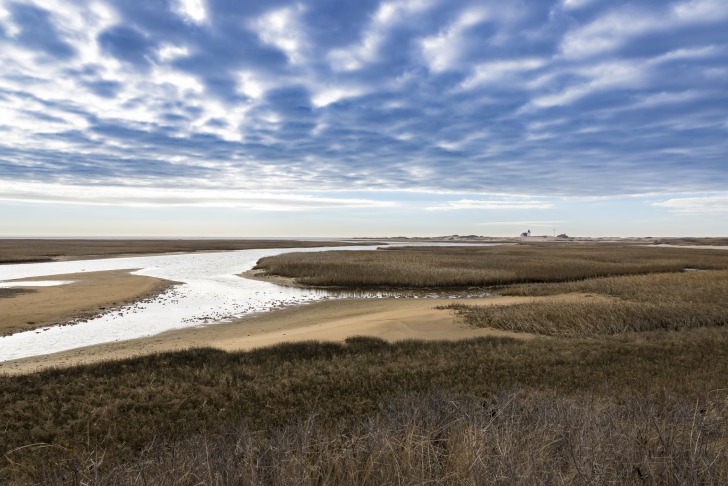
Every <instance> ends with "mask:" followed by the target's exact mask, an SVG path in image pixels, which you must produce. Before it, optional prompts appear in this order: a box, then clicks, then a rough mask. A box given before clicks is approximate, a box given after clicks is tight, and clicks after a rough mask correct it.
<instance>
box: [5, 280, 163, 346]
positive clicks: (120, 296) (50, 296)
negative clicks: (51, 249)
mask: <svg viewBox="0 0 728 486" xmlns="http://www.w3.org/2000/svg"><path fill="white" fill-rule="evenodd" d="M132 271H133V270H112V271H104V272H82V273H73V274H65V275H53V276H51V277H34V278H25V279H19V280H15V282H33V281H42V280H70V281H73V283H69V284H65V285H58V286H53V287H32V286H29V287H23V289H22V290H23V291H22V292H12V293H11V292H6V293H4V295H5V296H2V297H0V316H2V318H0V335H3V336H7V335H10V334H14V333H16V332H22V331H29V330H32V329H38V328H42V327H48V326H53V325H59V324H69V323H73V322H78V321H81V320H87V319H91V318H93V317H96V316H98V315H99V314H102V313H104V312H108V311H110V310H112V309H115V308H118V307H121V306H123V305H127V304H131V303H134V302H139V301H143V300H146V299H150V298H152V297H154V296H156V295H159V294H160V293H162V292H164V291H165V290H167V289H169V288H170V287H172V286H174V285H176V284H177V282H170V281H168V280H162V279H159V278H154V277H146V276H142V275H132V274H131V273H130V272H132ZM28 290H30V291H28Z"/></svg>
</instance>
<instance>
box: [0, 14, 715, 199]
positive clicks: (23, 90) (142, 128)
mask: <svg viewBox="0 0 728 486" xmlns="http://www.w3.org/2000/svg"><path fill="white" fill-rule="evenodd" d="M721 5H722V4H721V2H719V1H717V0H715V1H711V0H701V1H694V2H690V1H673V2H652V3H642V4H639V5H637V6H635V5H634V4H632V5H631V6H630V5H627V4H623V3H618V4H615V3H613V2H596V1H584V0H571V1H562V0H550V1H547V2H530V3H529V2H526V3H520V4H518V5H513V6H505V7H504V6H503V4H502V2H500V3H499V2H495V1H491V0H484V1H476V0H462V1H457V2H444V1H439V0H416V1H404V0H357V1H354V0H322V1H316V2H314V1H308V0H306V1H299V2H294V1H292V0H271V1H270V2H238V1H233V0H205V1H202V0H170V1H154V2H136V3H135V2H128V1H125V0H93V1H92V0H78V1H75V2H70V3H69V2H61V1H59V0H48V1H47V2H40V1H39V0H28V1H25V2H10V1H7V0H6V1H4V2H0V56H1V57H2V69H1V70H0V134H1V135H2V136H1V137H0V180H2V181H3V183H6V184H9V186H14V185H15V186H24V185H26V184H34V183H43V184H50V185H53V184H58V185H59V186H66V185H69V184H70V185H73V184H79V185H83V184H88V185H89V186H93V187H96V186H98V187H128V186H143V187H145V188H148V189H149V190H150V191H151V190H153V189H154V188H156V189H158V190H160V191H161V192H165V191H173V190H183V189H184V190H188V189H194V188H198V187H200V188H206V189H210V188H214V189H215V190H220V189H222V188H225V187H228V188H232V189H233V190H235V191H236V194H238V195H235V194H231V193H227V192H222V193H221V194H224V195H225V196H226V197H231V198H233V199H234V200H236V201H238V200H239V198H240V196H239V191H246V192H247V193H250V194H260V193H278V192H281V193H285V194H294V193H303V194H313V193H316V194H321V193H327V192H336V191H342V190H350V191H394V192H399V191H409V192H413V191H414V192H417V191H419V192H432V193H438V192H446V193H450V194H459V195H463V196H454V197H453V199H454V200H453V201H451V202H449V203H439V202H432V203H428V204H425V206H427V207H430V208H431V209H432V210H448V209H453V210H454V209H468V208H472V209H485V210H500V209H504V210H505V209H509V210H510V209H515V210H518V209H521V208H523V209H539V208H544V207H545V206H544V205H547V204H549V203H547V202H544V201H546V200H551V199H541V198H551V197H556V196H588V195H594V196H609V195H615V194H645V193H687V192H691V193H709V192H710V193H712V192H716V191H721V190H723V189H724V188H725V187H726V186H728V172H727V171H726V170H725V154H726V153H728V139H727V138H726V136H725V134H726V128H725V127H726V117H725V113H726V110H728V94H726V90H725V89H724V88H725V80H726V73H725V66H726V65H728V50H727V49H726V46H728V35H727V34H726V32H728V25H726V16H725V15H724V10H725V9H721ZM33 194H34V197H35V198H39V199H42V198H43V197H44V196H43V194H42V192H41V191H36V192H33ZM94 194H96V195H98V197H102V196H103V195H102V194H97V193H94ZM466 194H467V195H468V196H464V195H466ZM488 194H523V195H530V196H532V199H528V200H524V199H517V198H513V199H508V200H506V199H503V200H500V199H498V198H487V197H486V196H484V195H488ZM481 195H482V196H481ZM54 197H56V196H53V193H52V192H49V194H48V196H46V198H47V199H48V200H49V201H55V200H56V199H53V198H54ZM169 197H170V200H172V199H175V198H176V199H175V200H182V199H184V197H186V196H183V195H179V194H175V195H173V196H169ZM236 198H237V199H236ZM193 199H194V198H193ZM115 201H117V202H116V203H115V204H117V203H118V204H122V202H121V198H119V199H115ZM306 201H308V200H307V199H305V198H303V199H301V200H300V201H299V202H296V203H295V204H299V203H300V204H301V205H303V206H305V205H306V204H307V203H306ZM241 204H242V203H241ZM295 204H294V203H291V205H295ZM322 204H323V203H322Z"/></svg>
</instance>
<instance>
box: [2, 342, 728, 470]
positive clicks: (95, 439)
mask: <svg viewBox="0 0 728 486" xmlns="http://www.w3.org/2000/svg"><path fill="white" fill-rule="evenodd" d="M632 336H633V337H629V336H621V337H615V338H602V339H600V340H599V341H594V340H589V339H586V340H580V339H575V340H558V339H548V338H542V339H538V340H534V341H530V342H522V341H517V340H513V339H506V338H481V339H475V340H469V341H461V342H451V343H423V342H401V343H397V344H387V343H385V342H383V341H380V340H377V339H371V338H355V339H350V340H349V341H348V343H346V344H343V345H339V344H332V343H315V342H309V343H301V344H295V345H294V344H289V345H281V346H277V347H273V348H266V349H261V350H258V351H253V352H247V353H224V352H220V351H213V350H204V349H203V350H194V351H186V352H180V353H171V354H164V355H156V356H148V357H144V358H137V359H132V360H126V361H118V362H109V363H104V364H100V365H94V366H84V367H78V368H71V369H64V370H50V371H45V372H41V373H37V374H33V375H27V376H20V377H0V424H4V425H3V426H2V427H0V444H3V446H4V450H3V451H2V452H3V453H4V454H5V459H4V463H3V464H2V466H0V482H2V483H13V482H14V483H16V484H27V483H29V482H40V483H44V484H47V483H54V482H58V483H68V482H71V483H73V482H74V481H75V482H81V481H82V480H84V481H87V482H89V483H94V482H95V481H96V482H97V483H98V482H100V479H103V478H106V479H105V480H106V481H107V482H111V483H131V482H133V479H134V478H136V477H138V475H139V474H149V475H150V476H149V477H150V478H162V477H163V476H164V475H165V474H173V476H169V477H168V478H167V479H165V480H168V481H169V482H170V483H171V482H172V479H173V478H174V479H175V480H177V479H179V478H181V477H189V483H188V484H194V483H196V482H199V481H205V480H204V479H200V478H199V477H198V476H197V475H199V474H201V473H203V472H205V473H210V474H213V478H222V479H219V481H220V482H226V479H225V478H226V477H227V476H225V475H226V474H246V475H251V476H246V477H248V478H249V479H250V480H251V482H252V483H256V481H258V480H255V479H254V478H256V477H259V478H263V479H260V482H262V483H267V484H270V482H269V481H268V479H265V478H270V477H271V476H270V475H271V474H272V475H276V474H279V472H275V471H274V469H275V468H274V467H273V466H274V465H278V467H279V468H280V474H282V475H283V476H280V478H281V481H282V483H287V482H288V481H289V480H291V479H292V478H297V477H300V478H306V477H309V476H307V474H309V473H310V474H313V475H314V476H315V477H319V475H320V476H321V477H322V478H328V479H327V481H330V482H328V484H334V483H335V482H336V481H338V480H340V479H345V478H352V479H356V478H366V477H371V478H373V479H372V480H373V481H374V482H377V481H378V479H377V478H379V476H378V475H377V474H378V473H377V472H375V469H376V468H375V467H374V466H375V465H378V466H377V467H380V466H381V467H386V468H388V469H386V471H387V474H397V473H396V471H395V469H392V468H395V467H396V464H400V465H407V466H406V468H405V469H403V470H400V473H399V476H397V477H400V476H401V477H403V478H409V480H408V481H405V482H411V483H415V484H417V483H418V482H419V481H420V480H421V479H422V478H425V477H427V478H435V477H439V478H441V479H442V478H449V477H450V475H452V474H456V475H459V474H467V471H468V468H467V467H466V466H467V465H472V464H476V463H480V462H481V461H484V462H483V464H482V466H478V469H477V471H478V472H477V474H478V475H480V474H496V473H497V474H502V475H503V480H504V481H505V480H508V479H514V478H518V477H521V478H522V479H523V480H524V481H525V480H526V479H525V478H529V477H530V478H536V477H540V475H541V474H543V473H544V472H545V471H546V469H544V468H552V469H549V470H550V471H551V472H549V474H557V473H558V472H559V471H562V472H564V474H565V476H564V478H565V481H566V482H568V480H573V479H575V478H577V477H578V475H579V474H584V475H585V476H584V477H587V478H600V477H608V478H612V477H615V478H619V477H626V476H624V475H625V474H629V471H628V469H629V468H624V467H625V465H624V464H625V463H624V462H622V461H623V460H625V459H626V460H629V461H634V462H630V464H634V465H635V466H640V465H642V464H643V463H642V462H640V459H639V458H640V457H642V458H643V459H644V460H646V461H647V462H646V463H644V467H643V469H642V471H643V474H647V475H649V474H652V475H653V476H654V477H655V478H656V479H655V481H657V482H661V478H663V477H667V476H665V475H670V474H672V473H673V472H674V471H675V470H674V469H672V465H670V464H671V463H670V462H669V461H670V460H671V459H672V458H673V457H674V458H675V459H679V461H683V459H686V458H687V459H689V460H687V459H686V460H687V462H678V464H681V466H680V468H683V465H684V466H685V467H686V468H687V469H685V470H684V471H692V472H691V473H690V474H693V473H695V474H698V476H697V477H705V478H711V477H714V476H713V475H716V474H717V475H718V476H716V477H725V474H728V468H727V466H726V465H724V463H723V462H722V461H724V460H725V458H722V459H721V462H720V463H717V464H716V463H713V464H712V465H709V463H710V460H711V458H712V457H713V454H714V453H715V452H716V451H718V450H719V445H720V444H719V443H718V442H716V440H717V439H716V436H714V435H704V436H703V438H702V439H701V440H705V442H699V441H698V440H697V439H694V441H693V442H689V441H686V437H687V436H688V434H689V433H690V431H691V430H693V431H694V432H695V433H696V434H698V433H704V434H707V433H708V432H707V429H706V430H705V431H704V432H700V430H701V429H699V428H692V429H691V427H699V426H702V425H701V422H700V421H702V420H707V418H706V417H707V415H706V414H707V412H704V411H703V412H700V413H697V415H695V413H696V412H695V411H694V410H693V409H692V408H689V407H688V405H690V406H692V405H693V404H696V402H695V401H694V399H695V398H696V397H707V396H708V395H706V393H708V394H709V393H710V390H716V389H723V388H725V387H726V378H725V377H726V376H728V332H726V331H724V330H707V329H703V330H698V331H685V332H683V333H680V335H672V334H669V333H644V334H643V335H640V336H641V337H639V338H636V337H634V336H635V335H632ZM513 387H520V388H521V389H522V391H521V392H518V393H516V395H514V397H513V398H509V397H510V395H508V397H505V396H504V395H503V394H504V393H506V394H510V392H509V390H511V391H512V390H513ZM665 389H668V390H672V391H673V395H670V396H669V397H668V396H665V395H664V390H665ZM433 390H451V393H453V394H455V395H454V397H460V398H457V400H456V401H458V400H466V402H467V400H474V401H473V402H472V403H473V404H475V405H474V407H475V409H473V408H469V407H470V405H468V406H465V405H463V407H462V408H461V409H458V410H460V412H459V411H458V410H451V411H450V412H447V407H448V405H447V403H448V400H449V399H448V400H445V401H438V399H437V396H438V395H437V393H436V392H433ZM544 390H549V391H548V392H547V393H545V394H544V392H543V391H544ZM402 393H405V394H410V393H415V394H420V395H418V398H416V399H413V400H405V401H403V402H402V401H400V402H397V401H395V402H393V403H394V405H392V404H391V403H392V402H390V400H391V399H392V397H395V396H398V395H401V394H402ZM431 396H434V397H435V398H432V399H431V398H428V397H431ZM463 396H467V397H471V398H467V399H466V398H463ZM590 396H591V397H594V398H593V399H592V398H588V397H590ZM716 396H721V395H720V394H718V395H716ZM539 397H542V398H539ZM585 397H586V399H587V401H586V402H583V401H582V400H583V399H585ZM606 397H609V398H606ZM650 397H651V398H650ZM590 400H591V401H590ZM610 400H615V401H610ZM700 400H704V398H701V399H700ZM388 403H390V405H387V404H388ZM590 403H591V405H590ZM650 403H652V404H653V405H650V406H651V407H652V410H653V412H654V417H652V416H650V414H649V413H648V414H646V415H645V413H646V412H647V410H648V408H645V407H646V406H647V405H649V404H650ZM700 403H701V405H700V406H699V407H698V409H699V410H705V409H706V407H708V408H709V409H710V410H713V408H714V407H718V406H720V405H721V402H720V401H718V402H716V403H714V404H712V405H710V406H708V405H705V406H704V405H703V402H700ZM478 404H481V405H480V406H482V409H481V408H478ZM686 404H687V405H686ZM621 407H626V408H624V409H622V408H621ZM711 407H713V408H711ZM476 409H477V410H480V411H479V412H477V413H476V411H475V410H476ZM620 410H621V411H620ZM670 410H672V411H670ZM461 412H462V413H461ZM653 412H650V413H653ZM689 413H693V415H689ZM712 413H713V412H711V414H712ZM448 414H449V415H448ZM630 414H636V415H635V416H631V415H630ZM640 414H641V415H640ZM676 414H677V415H676ZM680 414H682V415H680ZM716 414H717V415H715V417H713V415H710V416H711V417H713V418H716V417H718V418H719V419H720V420H719V429H718V430H720V431H722V430H724V427H725V423H724V420H725V418H724V417H725V415H724V414H723V412H722V409H720V413H719V414H718V413H717V412H716ZM678 415H679V416H680V417H681V418H680V419H679V421H676V420H674V417H677V416H678ZM427 417H431V418H427ZM469 417H470V418H469ZM630 417H631V418H630ZM690 417H694V420H697V421H698V422H691V420H693V419H691V418H690ZM653 419H654V420H656V421H657V422H656V423H657V427H655V423H653V421H652V420H653ZM301 420H303V422H300V421H301ZM301 423H304V424H307V425H305V427H303V428H301V426H300V424H301ZM710 423H711V424H712V423H713V422H710ZM297 424H298V425H297ZM485 424H491V425H490V426H489V427H492V428H487V427H484V425H485ZM671 424H672V425H671ZM706 424H707V422H706ZM635 426H637V427H638V428H637V429H634V427H635ZM711 427H713V425H711ZM710 430H713V429H710ZM304 432H305V434H304V435H303V436H301V435H300V434H301V433H304ZM659 433H663V434H667V435H666V436H665V437H663V440H665V441H666V442H665V444H664V445H662V444H661V443H660V438H659V437H658V435H659ZM713 433H714V432H710V434H713ZM306 434H307V435H306ZM347 434H348V435H347ZM640 434H643V435H644V437H645V440H646V441H647V442H645V443H640V442H639V441H633V439H634V438H635V437H642V435H640ZM337 437H338V438H337ZM347 437H348V439H347ZM721 437H724V436H721ZM556 438H558V441H557V442H555V443H552V442H551V441H553V440H554V439H556ZM301 440H303V442H300V441H301ZM594 441H596V442H594ZM615 441H616V442H615ZM698 442H699V443H698ZM327 443H329V444H330V446H331V447H330V448H328V447H324V444H327ZM530 444H533V448H532V447H531V445H530ZM549 444H551V445H549ZM559 444H561V445H559ZM630 444H631V445H630ZM383 445H386V446H387V447H390V449H387V450H388V451H389V452H385V450H383V449H381V446H383ZM587 445H588V448H587V449H583V447H587ZM696 445H697V446H698V447H697V448H696V447H695V446H696ZM499 446H500V448H501V449H500V450H499V449H498V447H499ZM628 446H629V447H631V449H630V448H628ZM352 447H353V449H351V448H352ZM542 447H543V449H542ZM703 447H707V449H701V448H703ZM623 448H624V450H622V449H623ZM617 450H618V451H619V452H615V451H617ZM203 451H206V452H205V453H204V455H203ZM256 451H257V452H256ZM377 451H379V452H377ZM610 451H611V452H610ZM650 451H651V452H650ZM658 452H659V454H658ZM648 453H651V454H653V456H645V457H643V456H644V455H645V454H648ZM297 454H300V455H297ZM372 454H374V455H373V456H372ZM654 454H656V455H654ZM205 457H207V458H208V459H207V460H205V461H203V459H204V458H205ZM285 457H288V458H289V459H290V462H289V461H283V462H281V461H282V460H283V459H284V458H285ZM367 457H369V459H367ZM529 457H530V458H531V459H529ZM591 458H598V459H599V461H603V462H599V463H598V464H597V463H594V467H595V468H596V469H592V466H589V467H587V468H586V469H584V470H582V471H581V472H579V469H582V468H583V467H584V466H586V465H588V464H589V461H590V460H591ZM690 458H694V460H693V459H690ZM177 459H178V460H179V462H175V461H176V460H177ZM299 459H300V460H303V459H306V460H305V461H304V462H303V463H299V466H300V468H299V467H298V466H295V464H297V461H298V460H299ZM344 459H346V460H345V461H344V462H337V461H339V460H344ZM648 459H649V460H648ZM653 459H654V461H653ZM2 460H3V459H0V461H2ZM201 461H203V462H201ZM308 461H313V462H308ZM524 461H525V462H524ZM529 461H531V462H529ZM555 462H556V463H558V464H560V466H559V467H555V466H553V464H554V463H555ZM154 464H157V465H154ZM241 464H247V466H245V468H243V469H240V467H242V466H241ZM336 464H339V466H338V468H335V465H336ZM424 464H431V465H432V469H428V468H425V469H423V465H424ZM519 464H520V465H523V466H524V467H525V469H518V466H519ZM549 464H551V466H549ZM304 465H306V467H304ZM688 465H690V467H689V468H688ZM331 468H335V472H334V469H331ZM644 468H647V469H644ZM616 470H619V471H621V472H619V473H615V472H614V471H616ZM367 471H368V472H367ZM608 471H612V472H608ZM680 471H683V469H680ZM329 474H332V476H329ZM359 474H361V476H359ZM367 474H372V475H373V476H367ZM514 474H515V476H514ZM614 474H617V475H616V476H614ZM74 475H75V476H74ZM218 475H221V476H218ZM421 475H424V476H421ZM721 475H722V476H721ZM231 477H237V476H231ZM275 477H278V476H275ZM455 477H461V476H455ZM678 477H680V476H678ZM73 478H76V479H75V480H73ZM94 478H97V479H94ZM194 478H197V479H196V480H195V479H194ZM284 478H285V480H284ZM160 480H161V479H160ZM217 480H218V479H213V481H212V482H215V481H217ZM442 480H443V481H444V482H447V481H446V480H444V479H442ZM150 481H151V482H157V481H156V480H154V481H152V480H151V479H147V482H150ZM186 481H187V479H185V480H183V481H181V482H182V483H183V484H184V483H186ZM206 481H208V482H210V481H209V478H208V479H207V480H206ZM162 482H164V481H162ZM456 482H457V481H456Z"/></svg>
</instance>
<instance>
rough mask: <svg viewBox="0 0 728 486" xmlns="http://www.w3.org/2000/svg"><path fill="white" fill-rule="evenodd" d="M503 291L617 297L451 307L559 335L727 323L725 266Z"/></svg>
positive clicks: (470, 318)
mask: <svg viewBox="0 0 728 486" xmlns="http://www.w3.org/2000/svg"><path fill="white" fill-rule="evenodd" d="M502 292H503V293H504V294H507V295H518V296H544V295H559V294H563V293H570V292H580V293H595V294H603V295H608V296H612V297H615V298H617V299H616V300H611V301H588V302H548V303H544V302H534V303H529V304H518V305H513V306H489V307H485V306H465V305H459V306H452V308H454V309H455V311H456V313H457V314H458V316H459V317H460V318H461V319H463V320H464V321H465V322H467V323H468V324H470V325H473V326H476V327H492V328H495V329H503V330H508V331H516V332H529V333H536V334H545V335H550V336H564V337H574V336H593V335H604V334H619V333H622V332H634V331H656V330H668V331H677V330H682V329H690V328H697V327H704V326H725V325H726V324H728V271H725V270H712V271H699V272H680V273H666V274H652V275H636V276H621V277H608V278H597V279H589V280H583V281H579V282H565V283H556V284H541V285H533V284H532V285H519V286H513V287H509V288H507V289H504V290H503V291H502Z"/></svg>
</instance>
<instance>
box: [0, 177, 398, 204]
mask: <svg viewBox="0 0 728 486" xmlns="http://www.w3.org/2000/svg"><path fill="white" fill-rule="evenodd" d="M0 200H3V201H14V202H34V203H54V204H81V205H111V206H125V207H154V206H194V207H216V208H246V209H255V210H264V211H303V210H313V209H326V208H385V207H392V206H394V205H395V203H393V202H389V201H376V200H368V199H353V198H334V197H318V196H310V195H305V194H288V193H284V192H251V191H245V190H231V189H215V188H209V189H203V188H197V189H182V188H174V189H170V188H160V187H140V186H135V187H127V186H88V185H84V186H75V185H66V184H47V183H39V182H28V183H18V182H16V181H0Z"/></svg>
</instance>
